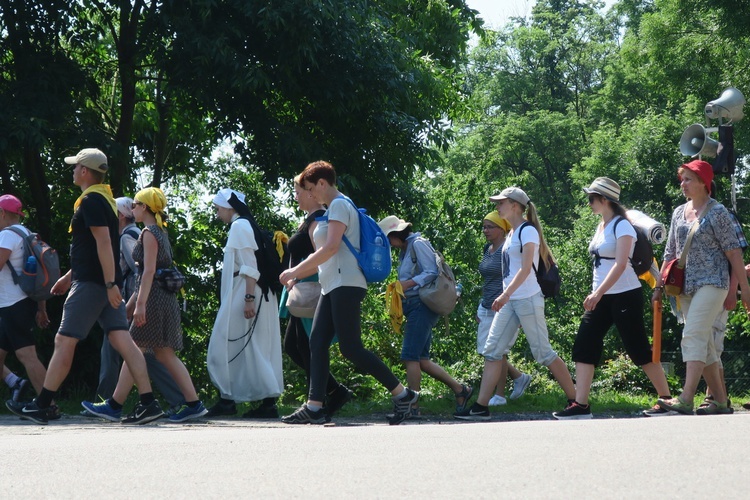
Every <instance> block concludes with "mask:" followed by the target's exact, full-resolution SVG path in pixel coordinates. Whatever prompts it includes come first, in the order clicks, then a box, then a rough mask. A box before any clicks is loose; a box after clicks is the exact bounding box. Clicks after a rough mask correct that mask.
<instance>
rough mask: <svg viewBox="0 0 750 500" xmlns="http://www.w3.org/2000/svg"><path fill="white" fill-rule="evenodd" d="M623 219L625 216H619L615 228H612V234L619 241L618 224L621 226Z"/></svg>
mask: <svg viewBox="0 0 750 500" xmlns="http://www.w3.org/2000/svg"><path fill="white" fill-rule="evenodd" d="M622 219H624V217H623V216H621V215H618V216H617V220H616V221H615V225H614V227H613V228H612V234H613V235H614V236H615V239H617V225H618V224H619V223H620V222H622Z"/></svg>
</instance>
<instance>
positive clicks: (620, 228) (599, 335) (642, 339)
mask: <svg viewBox="0 0 750 500" xmlns="http://www.w3.org/2000/svg"><path fill="white" fill-rule="evenodd" d="M583 191H584V192H585V193H586V194H587V195H588V203H589V208H591V212H592V213H594V214H595V215H599V216H601V218H602V221H601V223H599V225H598V226H597V228H596V232H595V233H594V237H593V238H592V239H591V242H590V243H589V253H591V255H592V256H593V258H594V281H593V285H592V291H591V293H590V294H589V295H588V296H587V297H586V299H585V300H584V301H583V308H584V309H585V313H584V314H583V318H581V325H580V326H579V327H578V334H577V335H576V340H575V342H574V344H573V361H575V364H576V398H575V400H574V401H573V402H572V403H570V404H569V405H568V406H567V407H566V408H565V409H564V410H562V411H559V412H555V413H553V414H552V416H553V417H555V418H556V419H558V420H580V419H589V418H592V415H591V406H590V405H589V392H590V391H591V382H592V381H593V380H594V371H595V369H596V366H597V365H598V364H599V362H600V360H601V357H602V351H603V350H604V336H605V335H606V334H607V332H608V331H609V330H610V328H611V327H612V325H615V326H616V327H617V331H618V333H619V334H620V338H621V339H622V343H623V345H624V346H625V351H626V352H627V353H628V356H629V357H630V359H631V360H632V361H633V363H635V364H636V365H637V366H640V367H641V368H642V369H643V371H644V372H645V373H646V375H647V376H648V378H649V380H651V383H652V384H653V385H654V388H655V389H656V392H657V394H658V395H659V397H662V398H669V397H670V395H669V384H667V377H666V376H665V375H664V370H663V369H662V367H661V364H659V363H654V362H652V360H651V344H650V343H649V341H648V335H647V334H646V328H645V327H644V324H643V291H642V289H641V283H640V281H639V280H638V276H637V275H636V273H635V271H634V270H633V266H632V264H631V262H630V258H631V257H632V256H633V250H634V248H635V240H636V233H635V228H634V227H633V225H632V224H631V223H630V221H628V219H627V217H625V208H623V206H622V205H620V186H619V184H617V183H616V182H615V181H613V180H612V179H609V178H607V177H598V178H596V179H594V182H592V183H591V185H590V186H589V187H588V188H583ZM646 411H647V412H649V411H650V410H646ZM647 415H648V414H647Z"/></svg>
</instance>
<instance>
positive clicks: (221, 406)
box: [206, 400, 237, 418]
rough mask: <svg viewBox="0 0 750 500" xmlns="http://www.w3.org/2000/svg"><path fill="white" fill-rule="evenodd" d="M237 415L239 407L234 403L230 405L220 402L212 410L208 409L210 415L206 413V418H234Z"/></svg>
mask: <svg viewBox="0 0 750 500" xmlns="http://www.w3.org/2000/svg"><path fill="white" fill-rule="evenodd" d="M236 414H237V405H235V404H234V401H231V402H229V403H225V402H224V401H221V400H219V402H218V403H216V404H215V405H213V406H212V407H211V408H209V409H208V413H206V417H208V418H212V417H222V416H232V415H236Z"/></svg>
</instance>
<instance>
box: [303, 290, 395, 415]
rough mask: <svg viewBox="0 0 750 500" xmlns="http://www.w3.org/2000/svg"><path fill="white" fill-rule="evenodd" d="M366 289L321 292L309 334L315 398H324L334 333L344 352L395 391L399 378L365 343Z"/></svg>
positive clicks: (311, 376) (312, 385) (311, 394)
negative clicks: (361, 324)
mask: <svg viewBox="0 0 750 500" xmlns="http://www.w3.org/2000/svg"><path fill="white" fill-rule="evenodd" d="M366 292H367V290H365V289H364V288H359V287H354V286H342V287H338V288H336V289H334V290H332V291H331V292H329V293H327V294H325V295H321V296H320V302H319V303H318V309H317V310H316V311H315V318H314V319H313V326H312V333H311V334H310V355H311V358H310V394H309V398H310V399H311V400H312V401H324V398H325V388H326V379H327V378H328V375H329V371H328V370H329V367H330V356H329V352H328V349H329V347H330V345H331V340H333V337H334V335H336V336H338V338H339V349H341V354H342V355H343V356H344V357H345V358H346V359H348V360H349V361H351V362H352V363H354V366H355V367H356V368H357V369H358V370H359V371H361V372H364V373H368V374H370V375H372V376H373V377H375V379H377V381H378V382H380V383H381V384H383V385H384V386H385V388H386V389H388V390H389V391H392V390H393V389H395V388H396V387H398V384H399V381H398V379H397V378H396V376H395V375H394V374H393V373H392V372H391V370H390V369H389V368H388V367H387V366H386V365H385V363H383V362H382V361H381V360H380V358H378V357H377V356H376V355H375V354H373V353H372V352H370V351H368V350H367V349H365V347H364V346H363V345H362V330H361V327H360V317H361V312H362V301H363V300H364V298H365V293H366Z"/></svg>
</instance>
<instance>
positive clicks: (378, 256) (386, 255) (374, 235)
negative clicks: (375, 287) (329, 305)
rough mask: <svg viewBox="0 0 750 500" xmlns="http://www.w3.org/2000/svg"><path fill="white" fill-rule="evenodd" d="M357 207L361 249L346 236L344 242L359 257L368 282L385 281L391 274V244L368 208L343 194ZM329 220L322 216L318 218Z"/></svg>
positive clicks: (359, 262)
mask: <svg viewBox="0 0 750 500" xmlns="http://www.w3.org/2000/svg"><path fill="white" fill-rule="evenodd" d="M342 197H343V198H344V199H345V200H346V201H348V202H349V203H351V204H352V206H353V207H354V208H356V209H357V213H358V214H359V251H357V249H356V248H354V245H352V244H351V242H350V241H349V239H348V238H347V237H346V236H344V243H345V244H346V246H347V247H349V250H350V251H351V252H352V254H354V257H356V259H357V263H358V264H359V267H360V269H362V273H363V274H364V275H365V280H367V282H368V283H377V282H378V281H383V280H384V279H386V278H387V277H388V276H389V275H390V274H391V244H390V242H389V241H388V237H387V236H386V235H385V233H384V232H383V230H382V229H380V226H378V223H377V222H375V220H374V219H373V218H372V217H370V216H369V215H367V210H366V209H364V208H357V205H355V204H354V202H353V201H352V200H350V199H349V198H347V197H346V196H342ZM321 219H322V220H328V217H320V218H318V220H321Z"/></svg>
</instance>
